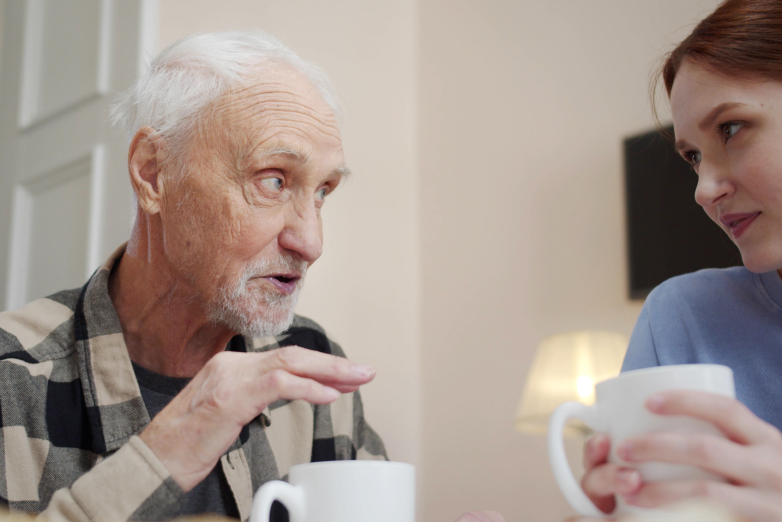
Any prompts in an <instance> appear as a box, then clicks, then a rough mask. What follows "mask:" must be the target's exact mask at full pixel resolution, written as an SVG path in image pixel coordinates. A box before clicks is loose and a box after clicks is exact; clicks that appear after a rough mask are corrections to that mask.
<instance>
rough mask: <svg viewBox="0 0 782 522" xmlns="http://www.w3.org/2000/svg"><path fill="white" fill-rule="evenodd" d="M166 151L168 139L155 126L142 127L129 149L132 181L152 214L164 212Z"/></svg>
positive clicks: (139, 200)
mask: <svg viewBox="0 0 782 522" xmlns="http://www.w3.org/2000/svg"><path fill="white" fill-rule="evenodd" d="M165 153H166V142H165V140H164V139H163V137H162V136H160V134H158V133H157V131H155V129H153V128H152V127H142V128H140V129H139V130H138V132H137V133H136V135H135V136H133V141H131V142H130V149H129V150H128V171H129V173H130V183H131V185H133V191H134V192H135V193H136V197H137V198H138V204H139V206H140V207H141V209H142V210H143V211H144V212H145V213H147V214H150V215H153V214H157V213H158V212H160V205H161V202H162V199H163V186H162V184H161V183H160V182H161V179H160V174H161V172H162V170H161V168H160V166H161V164H162V163H163V159H164V157H165Z"/></svg>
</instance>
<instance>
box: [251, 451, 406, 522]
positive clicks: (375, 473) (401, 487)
mask: <svg viewBox="0 0 782 522" xmlns="http://www.w3.org/2000/svg"><path fill="white" fill-rule="evenodd" d="M275 500H277V501H279V502H280V503H282V504H283V505H284V506H285V507H286V508H287V510H288V514H289V515H290V520H291V522H370V521H371V522H414V521H415V467H414V466H413V465H412V464H404V463H402V462H385V461H377V460H339V461H333V462H315V463H311V464H299V465H296V466H292V467H291V469H290V471H289V472H288V482H283V481H281V480H272V481H270V482H267V483H266V484H264V485H263V486H261V487H260V488H259V489H258V492H257V493H256V494H255V497H254V500H253V509H252V515H251V516H250V522H269V512H270V510H271V507H272V503H273V502H274V501H275Z"/></svg>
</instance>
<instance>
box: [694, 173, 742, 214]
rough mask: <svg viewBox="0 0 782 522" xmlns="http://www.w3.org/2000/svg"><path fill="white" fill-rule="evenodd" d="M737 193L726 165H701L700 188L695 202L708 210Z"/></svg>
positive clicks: (696, 191) (697, 189)
mask: <svg viewBox="0 0 782 522" xmlns="http://www.w3.org/2000/svg"><path fill="white" fill-rule="evenodd" d="M735 191H736V186H735V184H734V183H733V180H732V177H731V175H730V168H728V167H727V166H726V165H719V164H709V163H701V165H700V168H699V169H698V186H697V188H696V189H695V201H696V202H697V203H698V204H699V205H700V206H702V207H704V208H707V207H710V206H712V205H716V204H717V203H718V202H720V201H722V200H723V199H725V198H729V197H731V196H732V195H733V193H734V192H735Z"/></svg>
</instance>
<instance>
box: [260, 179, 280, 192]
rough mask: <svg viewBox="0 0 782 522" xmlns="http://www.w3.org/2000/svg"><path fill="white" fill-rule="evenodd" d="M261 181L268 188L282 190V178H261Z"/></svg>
mask: <svg viewBox="0 0 782 522" xmlns="http://www.w3.org/2000/svg"><path fill="white" fill-rule="evenodd" d="M261 183H263V185H264V186H265V187H266V188H269V189H272V190H282V179H281V178H265V179H263V180H261Z"/></svg>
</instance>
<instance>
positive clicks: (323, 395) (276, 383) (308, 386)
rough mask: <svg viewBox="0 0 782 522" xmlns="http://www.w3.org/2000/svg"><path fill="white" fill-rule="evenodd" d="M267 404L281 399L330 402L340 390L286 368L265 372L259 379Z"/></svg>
mask: <svg viewBox="0 0 782 522" xmlns="http://www.w3.org/2000/svg"><path fill="white" fill-rule="evenodd" d="M258 386H259V388H260V392H261V394H262V396H263V395H266V397H264V400H263V402H264V403H265V404H269V403H272V402H274V401H276V400H279V399H286V400H289V401H295V400H305V401H307V402H310V403H312V404H329V403H331V402H334V401H335V400H337V399H338V398H339V396H340V392H339V391H338V390H335V389H334V388H331V387H329V386H324V385H323V384H321V383H319V382H317V381H315V380H312V379H307V378H305V377H299V376H298V375H293V374H291V373H289V372H286V371H285V370H273V371H271V372H268V373H265V374H264V375H262V376H261V378H260V379H259V381H258Z"/></svg>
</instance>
